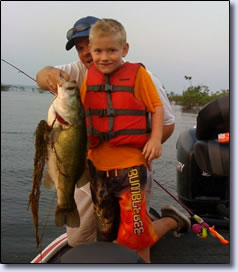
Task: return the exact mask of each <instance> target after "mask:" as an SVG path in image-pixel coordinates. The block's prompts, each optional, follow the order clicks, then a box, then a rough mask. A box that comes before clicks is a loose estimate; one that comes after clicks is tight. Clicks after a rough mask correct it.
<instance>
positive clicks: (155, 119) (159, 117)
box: [142, 106, 164, 166]
mask: <svg viewBox="0 0 238 272" xmlns="http://www.w3.org/2000/svg"><path fill="white" fill-rule="evenodd" d="M163 119H164V110H163V106H156V107H155V112H152V114H151V129H152V131H151V136H150V139H149V140H148V141H147V143H146V144H145V146H144V148H143V151H142V154H143V155H144V156H145V159H146V161H147V164H148V166H149V165H150V163H151V161H152V160H153V159H155V158H159V157H160V156H161V153H162V145H161V142H162V136H163Z"/></svg>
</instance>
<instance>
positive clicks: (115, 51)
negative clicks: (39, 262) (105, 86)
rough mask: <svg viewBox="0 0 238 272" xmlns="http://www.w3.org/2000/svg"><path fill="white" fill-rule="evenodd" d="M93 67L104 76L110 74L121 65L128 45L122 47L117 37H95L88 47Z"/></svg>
mask: <svg viewBox="0 0 238 272" xmlns="http://www.w3.org/2000/svg"><path fill="white" fill-rule="evenodd" d="M89 49H90V52H91V55H92V58H93V62H94V64H95V66H96V67H97V68H98V70H100V71H101V72H102V73H104V74H110V73H112V72H114V71H115V70H117V69H118V68H119V67H120V66H121V65H122V64H123V60H122V58H123V57H125V56H126V55H127V53H128V49H129V45H128V44H125V45H124V46H122V45H121V44H120V41H119V39H118V36H117V35H105V36H96V37H94V38H93V40H92V42H91V43H90V45H89Z"/></svg>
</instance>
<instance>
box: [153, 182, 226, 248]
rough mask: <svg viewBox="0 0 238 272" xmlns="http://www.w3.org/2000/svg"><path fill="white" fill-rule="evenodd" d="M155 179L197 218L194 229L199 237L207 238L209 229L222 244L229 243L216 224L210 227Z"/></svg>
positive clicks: (161, 186)
mask: <svg viewBox="0 0 238 272" xmlns="http://www.w3.org/2000/svg"><path fill="white" fill-rule="evenodd" d="M153 181H154V182H155V183H156V184H157V185H158V186H160V188H162V189H163V190H164V191H165V192H166V193H167V194H168V195H170V196H171V197H172V198H173V199H174V200H175V201H176V202H177V203H178V204H179V205H180V206H181V207H182V208H184V209H185V210H186V211H187V212H188V213H189V214H190V215H191V216H192V218H194V219H195V221H196V222H197V223H198V224H194V225H193V226H192V231H193V233H194V234H196V235H197V236H198V237H199V238H203V239H204V238H207V230H208V231H209V232H210V234H211V235H212V236H214V237H216V238H217V239H218V240H219V241H220V242H221V243H222V244H225V245H227V244H229V241H228V240H226V239H225V238H224V237H223V236H222V235H221V234H219V233H218V232H217V231H216V230H215V226H212V227H210V226H209V225H208V224H207V223H206V222H205V221H204V220H203V219H202V218H201V217H200V216H198V215H197V214H194V213H193V212H192V211H191V210H190V209H189V208H188V207H187V206H186V205H184V204H183V203H182V202H181V201H180V200H178V199H177V198H176V197H175V196H174V195H172V194H171V193H170V192H169V191H168V190H167V189H166V188H165V187H164V186H163V185H162V184H160V183H159V182H158V181H157V180H155V179H153Z"/></svg>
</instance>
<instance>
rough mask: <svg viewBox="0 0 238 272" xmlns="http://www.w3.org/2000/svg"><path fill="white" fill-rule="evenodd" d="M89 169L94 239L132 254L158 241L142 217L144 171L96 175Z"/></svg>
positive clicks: (128, 170)
mask: <svg viewBox="0 0 238 272" xmlns="http://www.w3.org/2000/svg"><path fill="white" fill-rule="evenodd" d="M89 168H90V173H91V176H92V181H91V192H92V200H93V203H94V209H95V213H96V218H97V239H98V240H99V241H113V240H117V242H118V243H119V244H121V245H124V246H126V247H128V248H131V249H136V250H139V249H142V248H146V247H149V246H151V245H152V244H154V243H155V242H156V241H157V240H158V237H157V234H156V232H155V230H154V228H153V225H152V222H151V220H150V218H149V217H148V215H147V213H146V202H145V185H146V180H147V170H146V167H145V166H143V165H141V166H135V167H130V168H125V169H118V170H111V171H99V170H97V169H96V168H95V167H94V166H93V164H92V163H91V162H90V163H89Z"/></svg>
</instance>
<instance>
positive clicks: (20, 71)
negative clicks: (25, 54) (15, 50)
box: [1, 59, 55, 95]
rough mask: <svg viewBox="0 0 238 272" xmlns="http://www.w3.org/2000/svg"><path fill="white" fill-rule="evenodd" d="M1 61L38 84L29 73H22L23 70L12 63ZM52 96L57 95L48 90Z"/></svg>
mask: <svg viewBox="0 0 238 272" xmlns="http://www.w3.org/2000/svg"><path fill="white" fill-rule="evenodd" d="M1 61H3V62H6V63H7V64H8V65H10V66H12V67H13V68H15V69H16V70H17V71H18V72H19V73H22V74H24V75H25V76H27V77H29V78H30V79H31V80H33V81H35V82H37V81H36V80H35V79H34V78H33V77H31V76H29V75H28V74H27V73H25V72H24V71H22V70H21V69H19V68H17V67H16V66H15V65H13V64H11V63H10V62H8V61H6V60H4V59H1ZM48 91H49V92H50V93H51V94H53V95H55V93H53V92H52V91H50V90H48Z"/></svg>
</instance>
